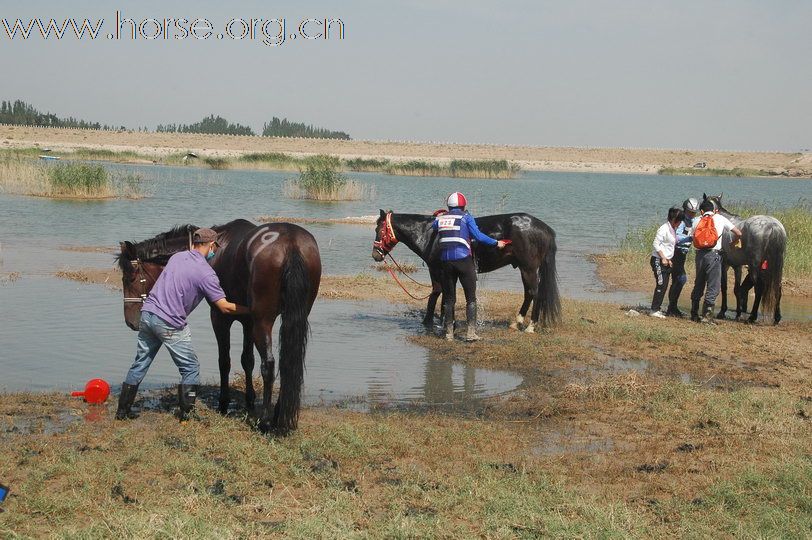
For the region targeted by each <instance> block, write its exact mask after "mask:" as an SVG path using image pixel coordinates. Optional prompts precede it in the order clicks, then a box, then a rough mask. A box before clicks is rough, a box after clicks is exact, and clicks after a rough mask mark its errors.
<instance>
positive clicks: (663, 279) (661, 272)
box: [651, 256, 671, 311]
mask: <svg viewBox="0 0 812 540" xmlns="http://www.w3.org/2000/svg"><path fill="white" fill-rule="evenodd" d="M651 270H652V272H654V297H653V298H652V299H651V311H660V308H661V307H662V306H663V299H664V298H665V291H667V290H668V278H669V277H670V276H671V267H670V266H663V264H662V262H661V261H660V258H659V257H654V256H652V257H651Z"/></svg>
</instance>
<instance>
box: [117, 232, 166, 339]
mask: <svg viewBox="0 0 812 540" xmlns="http://www.w3.org/2000/svg"><path fill="white" fill-rule="evenodd" d="M120 246H121V253H119V255H118V264H119V268H121V288H122V290H123V291H124V322H125V323H126V324H127V326H129V327H130V328H131V329H133V330H138V323H139V321H140V319H141V306H143V305H144V300H146V299H147V296H148V295H149V292H150V291H151V290H152V287H153V286H154V285H155V282H156V281H158V276H160V275H161V272H163V270H164V266H165V265H166V262H165V261H158V260H141V259H140V258H139V257H138V254H137V250H136V248H135V245H133V244H132V243H131V242H121V244H120Z"/></svg>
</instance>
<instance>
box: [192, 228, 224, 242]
mask: <svg viewBox="0 0 812 540" xmlns="http://www.w3.org/2000/svg"><path fill="white" fill-rule="evenodd" d="M209 242H214V243H215V244H216V243H217V233H216V232H214V231H213V230H212V229H207V228H205V227H204V228H202V229H198V230H196V231H195V232H194V234H193V235H192V243H193V244H207V243H209ZM217 245H218V246H219V245H220V244H217Z"/></svg>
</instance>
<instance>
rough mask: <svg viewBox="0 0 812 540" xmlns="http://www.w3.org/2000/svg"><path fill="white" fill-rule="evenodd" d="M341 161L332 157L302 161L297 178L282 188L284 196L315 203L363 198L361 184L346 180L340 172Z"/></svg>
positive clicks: (321, 156) (314, 157)
mask: <svg viewBox="0 0 812 540" xmlns="http://www.w3.org/2000/svg"><path fill="white" fill-rule="evenodd" d="M340 167H341V160H340V159H339V158H337V157H334V156H324V155H320V156H313V157H310V158H307V159H305V160H304V167H303V168H302V169H300V171H299V178H298V179H295V180H291V181H289V182H288V183H286V184H285V186H284V191H285V194H286V195H287V196H288V197H290V198H294V199H310V200H316V201H352V200H358V199H362V198H364V197H365V193H366V191H367V189H366V187H365V186H363V185H362V184H360V183H358V182H356V181H354V180H348V179H347V177H346V176H344V174H342V173H341V172H340V170H339V169H340Z"/></svg>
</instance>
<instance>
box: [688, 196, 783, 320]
mask: <svg viewBox="0 0 812 540" xmlns="http://www.w3.org/2000/svg"><path fill="white" fill-rule="evenodd" d="M702 197H703V199H710V200H711V201H712V202H713V204H714V205H716V208H717V210H718V211H719V213H720V214H722V215H723V216H725V217H726V218H728V219H729V220H730V221H732V222H733V224H734V225H735V226H736V227H738V228H739V229H740V230H741V232H742V238H741V247H734V246H732V245H731V244H730V239H729V238H725V239H724V240H723V242H722V245H723V249H722V255H723V257H722V290H721V294H722V306H721V309H720V310H719V314H718V315H717V316H716V317H717V318H718V319H724V318H725V312H726V311H727V269H728V267H733V275H734V279H735V282H734V286H733V294H734V296H735V297H736V319H739V317H740V316H741V314H742V313H747V295H748V293H749V292H750V289H752V288H754V287H755V300H754V301H753V309H752V311H751V312H750V317H749V318H748V319H747V321H748V322H751V323H752V322H755V321H756V318H758V310H759V306H761V307H762V309H763V310H764V312H765V313H769V312H770V311H771V310H773V324H778V322H779V321H780V320H781V275H782V274H783V271H784V255H785V253H786V249H787V231H786V229H784V225H783V224H782V223H781V222H780V221H778V220H777V219H775V218H774V217H772V216H764V215H758V216H752V217H749V218H747V219H742V218H741V216H738V215H736V214H732V213H730V212H728V211H727V210H726V209H725V208H724V207H723V206H722V195H721V194H720V195H713V196H710V197H709V196H708V195H706V194H704V193H703V194H702ZM726 235H727V233H726ZM742 266H747V269H748V273H747V277H745V278H744V281H742V279H741V276H742V270H741V269H742Z"/></svg>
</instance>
